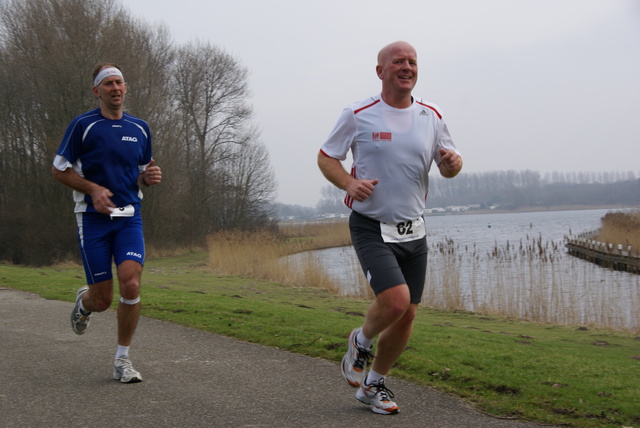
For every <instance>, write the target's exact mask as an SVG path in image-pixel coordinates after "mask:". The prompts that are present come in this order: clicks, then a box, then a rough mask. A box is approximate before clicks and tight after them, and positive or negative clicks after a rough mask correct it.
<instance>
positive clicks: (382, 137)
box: [371, 132, 392, 141]
mask: <svg viewBox="0 0 640 428" xmlns="http://www.w3.org/2000/svg"><path fill="white" fill-rule="evenodd" d="M391 137H392V136H391V132H372V133H371V139H372V140H373V141H391V140H392V138H391Z"/></svg>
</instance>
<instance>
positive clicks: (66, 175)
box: [51, 167, 115, 215]
mask: <svg viewBox="0 0 640 428" xmlns="http://www.w3.org/2000/svg"><path fill="white" fill-rule="evenodd" d="M51 172H52V174H53V178H55V179H56V180H58V181H59V182H61V183H62V184H64V185H65V186H67V187H70V188H72V189H73V190H77V191H78V192H81V193H84V194H87V195H90V196H91V200H92V201H93V207H94V208H95V209H96V211H98V212H99V213H102V214H107V215H109V214H111V210H110V209H109V208H115V205H114V204H113V202H111V197H112V196H113V193H111V191H110V190H109V189H107V188H106V187H102V186H100V185H98V184H96V183H94V182H92V181H89V180H87V179H85V178H82V177H80V176H79V175H78V173H77V172H75V171H74V170H73V169H71V168H67V169H65V170H64V171H60V170H59V169H57V168H56V167H51Z"/></svg>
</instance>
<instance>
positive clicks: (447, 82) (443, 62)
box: [123, 0, 640, 206]
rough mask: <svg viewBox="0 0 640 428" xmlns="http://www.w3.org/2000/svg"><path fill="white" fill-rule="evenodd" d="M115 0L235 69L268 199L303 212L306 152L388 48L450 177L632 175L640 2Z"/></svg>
mask: <svg viewBox="0 0 640 428" xmlns="http://www.w3.org/2000/svg"><path fill="white" fill-rule="evenodd" d="M123 4H124V6H125V7H126V8H127V9H128V10H129V12H130V13H131V14H132V15H133V16H135V17H137V18H140V19H143V20H144V21H146V22H147V23H148V24H150V25H154V26H155V25H165V26H166V27H167V28H168V29H169V31H170V33H171V35H172V37H173V40H174V42H175V43H176V44H186V43H188V42H194V41H205V42H211V43H212V44H215V45H217V46H219V47H221V48H223V49H224V50H226V51H227V52H228V53H229V54H231V55H233V56H234V57H236V58H237V59H238V60H239V61H240V62H241V64H243V65H244V66H245V67H246V68H247V69H248V70H249V73H250V82H249V83H250V87H251V98H250V100H249V102H250V103H251V105H252V106H253V107H254V111H255V116H254V119H255V123H256V124H257V125H258V127H259V128H260V129H261V138H262V140H263V141H264V143H265V145H266V146H267V148H268V151H269V155H270V158H271V165H272V167H273V169H274V172H275V174H276V178H277V180H278V189H279V190H278V197H277V200H278V201H279V202H283V203H287V204H298V205H303V206H315V204H316V203H317V201H318V200H319V198H320V190H321V188H322V187H324V186H326V185H328V182H327V181H325V179H324V178H323V177H322V174H321V173H320V172H319V170H318V168H317V165H316V156H317V153H318V150H319V148H320V146H321V145H322V143H323V142H324V140H325V139H326V137H327V135H328V134H329V132H330V131H331V129H332V128H333V125H334V124H335V121H336V120H337V118H338V115H339V114H340V111H341V110H342V109H343V108H344V107H346V106H347V105H349V104H350V103H352V102H354V101H358V100H361V99H364V98H366V97H369V96H371V95H374V94H377V93H379V92H380V80H379V79H378V78H377V76H376V74H375V63H376V56H377V53H378V51H379V50H380V48H382V47H383V46H385V45H387V44H388V43H391V42H394V41H397V40H405V41H407V42H409V43H411V44H412V45H413V46H414V47H415V48H416V50H417V52H418V65H419V79H418V84H417V86H416V88H415V90H414V93H415V94H416V95H417V96H420V97H422V98H425V99H426V100H429V101H431V102H433V103H435V104H437V105H439V106H440V108H441V109H442V110H443V112H444V118H445V120H446V121H447V124H448V126H449V130H450V131H451V134H452V136H453V139H454V141H455V143H456V144H457V146H458V148H459V149H460V151H461V153H462V155H463V158H464V170H463V172H464V171H466V172H485V171H503V170H516V171H521V170H533V171H538V172H540V173H541V174H544V173H545V172H552V171H618V170H620V171H633V172H634V173H635V174H636V176H638V175H640V82H639V76H640V1H636V0H482V1H477V0H447V1H445V0H438V1H437V0H405V1H399V2H396V1H389V0H387V1H379V0H321V1H305V0H276V1H269V0H245V1H242V0H240V1H230V0H223V1H203V0H179V1H171V2H164V1H161V2H159V1H157V0H123ZM345 167H346V168H349V167H350V164H349V163H347V164H345ZM434 170H435V168H434Z"/></svg>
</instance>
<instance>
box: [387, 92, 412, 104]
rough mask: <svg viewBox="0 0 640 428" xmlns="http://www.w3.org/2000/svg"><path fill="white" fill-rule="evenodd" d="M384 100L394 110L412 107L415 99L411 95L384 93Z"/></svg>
mask: <svg viewBox="0 0 640 428" xmlns="http://www.w3.org/2000/svg"><path fill="white" fill-rule="evenodd" d="M382 100H383V101H384V102H385V103H386V104H388V105H390V106H391V107H394V108H407V107H410V106H411V104H412V102H413V97H412V96H411V93H407V94H404V93H402V94H398V93H395V94H392V93H385V92H384V91H382Z"/></svg>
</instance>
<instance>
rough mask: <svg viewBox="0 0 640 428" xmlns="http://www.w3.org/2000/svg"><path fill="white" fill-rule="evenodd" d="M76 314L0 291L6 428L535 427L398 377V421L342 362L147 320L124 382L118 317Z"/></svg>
mask: <svg viewBox="0 0 640 428" xmlns="http://www.w3.org/2000/svg"><path fill="white" fill-rule="evenodd" d="M72 307H73V304H71V303H69V302H62V301H55V300H45V299H43V298H41V297H39V296H37V295H34V294H30V293H25V292H22V291H16V290H13V289H9V288H0V320H1V321H0V426H1V427H140V428H145V427H153V428H159V427H332V428H338V427H367V428H373V427H403V428H405V427H406V428H410V427H438V428H441V427H442V428H445V427H465V428H466V427H474V428H480V427H533V426H537V425H536V424H533V423H526V422H522V421H515V420H508V419H499V418H495V417H492V416H488V415H485V414H482V413H480V412H478V411H477V410H475V409H473V408H472V407H470V406H468V405H466V404H465V403H464V402H463V401H462V400H460V399H458V398H456V397H453V396H450V395H447V394H443V393H440V392H437V391H434V390H432V389H429V388H426V387H422V386H418V385H414V384H411V383H409V382H405V381H402V380H399V379H394V378H393V377H390V378H389V379H387V386H388V387H389V388H390V389H391V390H392V391H393V392H394V393H395V401H396V402H397V403H398V406H399V407H400V413H398V414H397V415H377V414H374V413H373V412H371V410H370V409H369V407H368V406H365V405H363V404H361V403H360V402H359V401H357V400H356V399H355V397H354V394H355V391H356V390H355V389H354V388H351V387H349V386H348V385H347V384H346V383H345V382H344V380H343V379H342V375H341V374H340V367H339V365H338V364H337V363H334V362H330V361H326V360H322V359H318V358H311V357H307V356H303V355H298V354H294V353H291V352H288V351H283V350H280V349H275V348H269V347H265V346H261V345H256V344H252V343H247V342H242V341H238V340H235V339H231V338H228V337H225V336H220V335H217V334H212V333H207V332H203V331H199V330H194V329H191V328H186V327H182V326H179V325H175V324H172V323H168V322H164V321H158V320H154V319H150V318H145V317H144V316H143V317H142V318H141V319H140V323H139V325H138V330H137V333H136V337H135V339H134V343H133V346H132V347H131V353H130V356H131V360H132V362H133V364H134V367H135V368H136V369H137V370H139V371H140V373H141V374H142V376H143V378H144V381H143V382H141V383H136V384H121V383H120V382H118V381H115V380H113V379H112V378H111V374H112V373H111V372H112V367H113V357H114V353H115V347H116V343H115V340H116V339H115V337H116V316H115V312H113V311H107V312H104V313H101V314H95V315H94V316H93V317H92V319H91V324H90V325H89V328H88V330H87V332H86V333H85V334H84V335H82V336H78V335H76V334H75V333H73V331H72V330H71V327H70V323H69V315H70V312H71V309H72ZM143 314H144V310H143ZM345 340H346V339H345Z"/></svg>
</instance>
